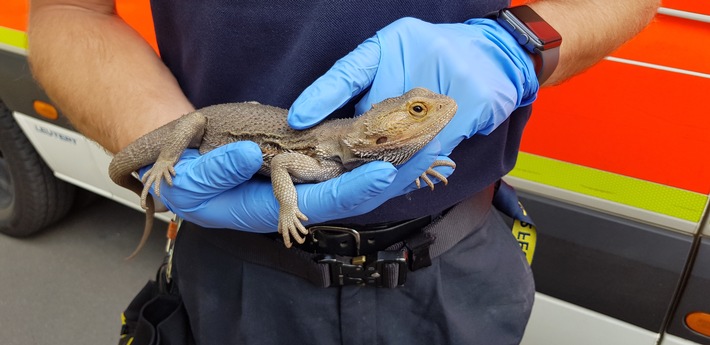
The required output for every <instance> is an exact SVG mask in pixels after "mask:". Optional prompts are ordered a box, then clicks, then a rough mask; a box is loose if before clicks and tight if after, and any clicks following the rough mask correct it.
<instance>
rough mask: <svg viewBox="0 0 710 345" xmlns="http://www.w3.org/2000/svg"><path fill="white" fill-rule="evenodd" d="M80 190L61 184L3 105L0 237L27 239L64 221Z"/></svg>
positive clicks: (0, 122) (0, 110)
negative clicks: (56, 222) (54, 223)
mask: <svg viewBox="0 0 710 345" xmlns="http://www.w3.org/2000/svg"><path fill="white" fill-rule="evenodd" d="M75 194H76V188H75V187H74V185H71V184H68V183H66V182H64V181H60V180H58V179H57V178H56V177H54V174H53V172H52V171H51V170H50V169H49V167H48V166H47V164H45V163H44V161H43V160H42V158H41V157H40V156H39V154H38V153H37V151H35V149H34V147H33V146H32V144H30V142H29V140H28V139H27V137H25V135H24V134H23V133H22V130H21V129H20V127H19V126H18V125H17V123H16V122H15V119H14V118H13V117H12V114H11V113H10V110H9V109H7V107H5V105H4V104H3V103H1V102H0V233H4V234H6V235H10V236H13V237H25V236H29V235H31V234H34V233H36V232H37V231H39V230H42V228H44V227H46V226H47V225H50V224H52V223H53V222H55V221H57V220H59V219H61V218H62V217H63V216H64V215H66V213H67V212H68V211H69V209H70V208H71V206H72V203H73V201H74V196H75Z"/></svg>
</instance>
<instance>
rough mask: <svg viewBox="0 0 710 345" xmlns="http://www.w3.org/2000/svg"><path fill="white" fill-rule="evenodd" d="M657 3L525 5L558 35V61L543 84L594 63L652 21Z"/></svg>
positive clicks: (602, 0)
mask: <svg viewBox="0 0 710 345" xmlns="http://www.w3.org/2000/svg"><path fill="white" fill-rule="evenodd" d="M658 2H659V1H658V0H539V1H535V2H532V3H529V4H528V5H529V6H530V7H531V8H533V9H534V10H535V12H537V13H538V14H539V15H540V16H541V17H542V18H544V19H545V21H547V22H548V23H550V25H552V26H553V27H554V28H555V29H556V30H557V31H558V32H559V33H560V35H562V46H561V47H560V61H559V64H558V66H557V69H556V70H555V72H554V73H553V74H552V76H551V77H550V79H548V80H547V82H546V83H545V85H554V84H558V83H560V82H563V81H564V80H566V79H568V78H570V77H572V76H573V75H575V74H577V73H579V72H581V71H583V70H585V69H586V68H588V67H590V66H591V65H593V64H595V63H596V62H598V61H599V60H601V59H602V58H604V57H605V56H606V55H608V54H609V53H611V52H612V51H614V50H615V49H616V48H618V47H619V46H621V45H622V44H623V43H624V42H626V41H627V40H629V39H630V38H631V37H633V36H634V35H636V34H637V33H638V32H639V31H641V29H643V28H644V27H645V26H646V25H647V24H648V22H649V21H650V20H651V18H653V15H654V14H655V13H656V9H657V7H658Z"/></svg>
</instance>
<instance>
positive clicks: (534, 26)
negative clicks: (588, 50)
mask: <svg viewBox="0 0 710 345" xmlns="http://www.w3.org/2000/svg"><path fill="white" fill-rule="evenodd" d="M506 12H507V13H506ZM501 16H502V17H503V19H505V21H506V22H508V23H509V24H511V25H513V27H514V28H515V29H517V30H519V31H521V33H522V34H524V35H525V36H527V37H528V38H529V39H530V40H531V42H530V43H532V44H533V45H534V46H535V48H537V49H539V50H546V49H551V48H555V47H559V46H560V44H562V37H561V36H560V34H559V33H558V32H557V31H556V30H555V29H554V28H553V27H552V26H550V24H548V23H547V22H545V21H544V20H543V19H542V18H541V17H540V16H539V15H538V14H537V13H535V11H533V10H532V9H531V8H530V7H527V6H519V7H513V8H509V9H507V10H505V11H503V13H502V14H501ZM511 19H512V21H513V22H511ZM521 44H524V43H521Z"/></svg>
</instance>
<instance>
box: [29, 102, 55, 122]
mask: <svg viewBox="0 0 710 345" xmlns="http://www.w3.org/2000/svg"><path fill="white" fill-rule="evenodd" d="M32 106H33V107H34V109H35V112H37V114H39V115H42V116H43V117H45V118H48V119H50V120H56V119H57V118H58V117H59V112H58V111H57V108H55V107H54V106H53V105H51V104H49V103H47V102H42V101H34V102H33V103H32Z"/></svg>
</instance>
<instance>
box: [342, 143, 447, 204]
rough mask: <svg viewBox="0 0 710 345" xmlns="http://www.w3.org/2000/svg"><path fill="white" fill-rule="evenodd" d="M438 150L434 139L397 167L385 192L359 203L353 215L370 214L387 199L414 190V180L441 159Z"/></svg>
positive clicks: (439, 147) (445, 171)
mask: <svg viewBox="0 0 710 345" xmlns="http://www.w3.org/2000/svg"><path fill="white" fill-rule="evenodd" d="M440 149H441V145H440V143H439V142H438V141H437V140H436V139H435V140H433V141H432V142H430V143H429V144H428V145H426V146H425V147H424V148H422V149H421V150H420V151H419V152H417V153H416V154H415V155H414V156H413V157H412V158H410V159H409V160H408V161H407V162H406V163H404V164H403V165H401V166H400V167H398V169H397V175H396V177H395V179H394V181H392V184H391V185H390V186H389V187H388V188H387V189H386V190H385V191H383V192H382V193H381V194H380V195H377V196H375V197H373V198H371V199H370V200H367V201H365V202H363V203H361V204H360V205H359V206H357V208H356V209H355V210H353V213H356V214H358V215H359V214H363V213H367V212H370V211H372V210H374V209H375V208H377V207H379V206H380V205H382V204H383V203H385V202H386V201H387V200H389V199H392V198H394V197H397V196H400V195H403V194H406V193H409V192H411V191H413V190H416V189H417V187H416V185H415V180H416V179H417V178H418V177H420V176H421V174H422V173H424V172H425V171H427V169H429V167H431V165H432V163H434V161H436V160H437V159H439V158H441V157H440V156H439V150H440ZM441 172H442V173H443V174H447V173H449V171H447V170H445V169H442V170H441Z"/></svg>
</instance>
